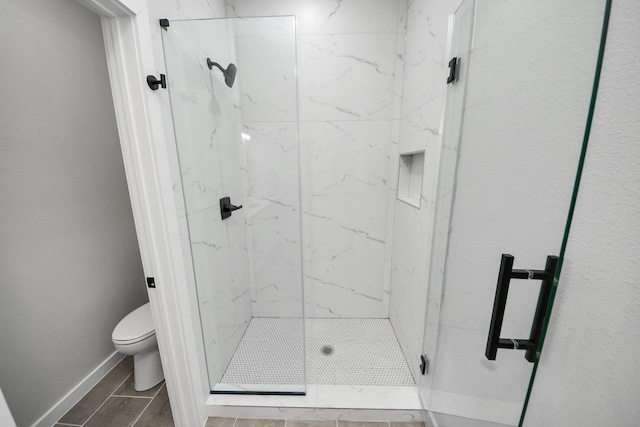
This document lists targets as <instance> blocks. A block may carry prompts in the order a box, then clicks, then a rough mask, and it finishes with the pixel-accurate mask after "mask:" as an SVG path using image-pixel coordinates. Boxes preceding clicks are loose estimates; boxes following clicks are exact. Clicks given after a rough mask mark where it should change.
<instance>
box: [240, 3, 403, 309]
mask: <svg viewBox="0 0 640 427" xmlns="http://www.w3.org/2000/svg"><path fill="white" fill-rule="evenodd" d="M371 3H372V2H371V1H350V2H344V3H337V4H336V3H333V2H320V1H304V2H299V1H291V0H281V1H270V2H263V1H255V0H236V1H235V13H236V15H237V16H270V15H296V17H297V19H298V35H299V37H298V55H299V56H298V82H299V86H298V88H299V94H298V96H299V97H298V99H299V111H300V117H299V119H300V149H301V152H302V156H301V162H302V163H301V169H302V194H303V199H302V207H303V230H304V234H303V236H304V239H303V240H304V263H305V264H304V274H305V278H304V280H305V300H306V312H305V313H306V315H307V316H312V317H387V315H388V314H387V313H388V308H387V307H388V278H385V271H386V270H385V267H384V265H385V259H386V258H388V253H387V245H388V243H389V242H388V240H389V239H388V236H387V208H388V185H389V183H390V181H391V179H390V177H389V174H390V162H397V160H395V159H390V157H391V155H390V150H391V149H392V147H391V145H392V144H391V140H392V138H393V136H392V133H393V125H394V120H397V119H399V108H396V106H399V105H398V101H399V97H398V95H399V94H400V88H401V73H398V70H399V69H400V70H401V69H402V53H403V51H404V47H403V42H404V25H403V19H404V11H405V10H406V5H405V3H404V2H402V1H401V2H397V1H393V2H389V1H376V2H373V4H371ZM260 100H261V101H264V98H260ZM245 101H247V99H244V98H243V107H244V106H245ZM276 119H277V120H282V118H276ZM276 119H273V118H272V119H270V120H276ZM287 120H290V119H289V118H287ZM277 124H278V123H276V122H275V121H271V122H270V124H269V125H270V126H271V127H273V126H275V125H277ZM261 126H262V127H265V126H267V125H265V124H263V125H261ZM256 130H257V129H256ZM284 132H285V133H286V132H287V129H284ZM396 140H397V138H396ZM250 166H251V165H250ZM391 176H392V177H393V178H392V179H395V173H393V174H392V175H391ZM284 202H285V203H288V204H291V202H289V201H286V200H285V201H284ZM284 208H286V207H283V209H284ZM283 209H281V210H283ZM282 218H283V219H284V218H286V217H285V216H282ZM278 227H279V226H277V227H276V228H278ZM283 228H285V229H286V226H284V227H283ZM290 271H291V273H290V274H287V275H281V277H282V281H283V283H278V286H279V288H278V289H275V288H274V287H273V286H271V287H270V288H269V286H270V285H271V283H269V282H265V283H264V284H262V285H260V286H258V284H257V288H258V289H263V290H264V291H268V290H272V291H274V292H275V293H276V295H275V296H274V295H266V292H263V293H264V294H265V295H264V297H263V298H262V301H278V298H279V297H280V296H281V295H289V296H291V295H293V296H297V295H298V294H299V286H300V283H299V277H298V275H297V273H298V272H297V271H296V270H295V269H292V270H290ZM281 272H282V270H281ZM272 277H275V275H274V276H272ZM291 301H293V298H290V297H289V298H287V301H286V303H287V304H289V305H291ZM293 303H294V304H295V301H294V302H293ZM274 307H275V310H271V312H278V311H279V312H283V309H288V307H286V306H283V304H278V305H274ZM263 312H265V313H269V311H267V310H263ZM285 312H286V311H285Z"/></svg>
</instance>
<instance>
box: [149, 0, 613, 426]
mask: <svg viewBox="0 0 640 427" xmlns="http://www.w3.org/2000/svg"><path fill="white" fill-rule="evenodd" d="M302 3H305V5H306V6H309V5H311V6H313V7H315V8H316V9H314V10H312V12H314V13H315V15H314V14H313V13H311V12H310V11H309V10H306V9H304V10H303V9H301V8H302V7H303V6H300V2H293V1H292V2H291V3H290V4H288V3H287V2H279V3H278V5H275V6H269V7H273V9H269V7H267V6H258V4H257V3H255V2H250V1H240V0H237V1H236V2H235V9H234V10H235V12H236V13H237V14H238V15H246V16H249V15H252V14H255V15H260V14H265V15H267V14H271V15H274V16H259V17H241V18H224V19H207V20H170V21H165V22H164V25H162V31H161V33H162V41H163V47H164V54H165V64H166V70H167V86H168V89H169V94H170V100H171V112H172V117H173V125H174V131H175V136H176V152H177V162H176V165H175V167H176V173H175V176H176V177H179V179H174V181H175V182H174V190H175V195H176V199H177V200H178V201H179V203H178V207H177V209H178V215H179V217H180V219H181V221H182V225H183V229H182V232H183V235H182V236H181V237H182V242H183V248H184V250H185V252H184V259H185V260H186V261H188V262H189V263H191V265H192V266H193V276H194V277H193V280H194V282H195V286H196V288H197V296H198V310H199V315H200V321H201V330H202V339H203V344H204V348H205V357H206V362H207V370H208V381H209V386H210V390H211V392H212V393H214V394H221V393H222V394H233V393H241V394H293V395H304V394H305V393H306V392H307V387H308V385H331V386H359V387H364V389H366V390H368V391H370V392H375V391H376V390H378V391H380V390H383V388H384V387H395V388H399V389H403V390H412V391H414V392H415V391H416V390H417V392H418V393H419V395H420V399H421V402H422V405H423V407H424V408H426V409H428V410H429V411H430V412H431V414H432V415H431V416H432V417H434V419H438V418H440V419H442V420H444V419H445V418H442V417H446V416H450V415H455V416H461V417H466V418H473V419H477V420H482V421H484V422H487V423H496V424H506V425H516V424H517V423H518V420H519V419H520V415H521V412H522V407H523V402H524V401H525V399H526V396H527V391H528V387H529V384H530V379H531V377H532V366H533V364H532V363H531V362H536V361H537V358H538V355H539V354H538V353H537V352H538V349H539V347H538V346H539V343H540V335H541V333H542V330H543V328H544V324H543V322H544V320H545V312H544V310H543V308H544V306H545V304H546V302H547V301H548V300H549V292H550V291H551V286H552V285H555V284H557V278H558V276H557V274H559V270H558V271H557V274H556V270H552V268H551V267H553V266H551V265H550V264H547V265H546V264H545V263H546V262H547V258H548V257H549V256H550V257H551V258H550V259H551V260H552V261H550V262H551V263H552V264H553V263H554V262H556V261H555V260H557V257H558V256H559V255H561V254H562V252H563V248H564V244H565V243H566V233H565V230H566V229H568V223H567V213H568V212H569V211H570V206H571V203H572V198H573V199H575V195H576V194H577V187H575V186H574V182H575V177H576V170H578V171H579V169H580V164H581V155H582V153H583V150H584V148H583V147H586V145H584V143H585V142H586V138H583V135H584V133H585V121H586V118H587V117H588V114H589V111H590V104H591V103H592V100H593V98H592V96H593V93H592V85H593V79H594V77H593V76H594V70H595V69H596V68H597V54H598V45H599V43H600V38H601V34H600V26H601V23H602V14H603V10H604V0H602V1H594V2H589V4H584V2H579V1H575V2H563V3H562V4H561V5H560V4H557V2H552V1H544V2H535V4H531V2H526V1H517V2H510V3H508V4H503V3H500V4H498V3H495V2H484V1H477V2H476V1H474V0H465V1H463V2H461V4H460V6H459V7H458V8H457V9H451V6H450V5H449V6H446V7H445V6H444V3H443V5H441V6H442V7H441V9H438V8H433V9H428V8H427V9H425V10H421V9H420V7H425V6H423V5H421V4H420V3H419V2H414V3H412V4H409V6H407V3H405V2H403V1H390V2H377V3H376V7H377V8H381V10H379V11H377V14H376V16H375V17H369V18H370V19H369V20H359V19H356V18H357V16H359V15H358V14H360V13H361V12H362V13H364V11H363V10H352V11H351V12H352V13H354V15H353V19H351V20H349V19H345V18H339V16H340V15H336V16H338V18H337V19H333V20H332V19H330V18H332V16H333V14H334V13H335V12H334V13H331V11H323V9H322V8H323V7H324V6H322V5H321V2H313V1H309V2H302ZM435 3H437V2H435ZM569 3H572V4H569ZM352 6H353V5H350V6H349V7H352ZM324 12H326V13H325V15H327V16H328V18H326V21H325V22H324V23H322V22H318V21H317V20H315V19H311V18H310V17H313V16H320V15H318V14H322V13H324ZM423 12H424V13H425V14H427V15H428V16H429V19H428V20H427V21H428V22H427V21H424V22H423V21H421V19H423V18H421V16H423V15H422V13H423ZM450 12H452V13H453V15H452V16H451V18H450V21H449V22H448V23H447V20H448V19H449V18H448V16H449V13H450ZM310 13H311V14H310ZM292 14H295V15H296V16H291V15H292ZM445 46H446V49H445ZM445 51H446V52H447V56H446V58H445V57H444V52H445ZM567 52H572V54H571V55H568V54H567ZM445 59H446V60H445ZM447 65H448V66H447ZM591 107H592V105H591ZM443 117H444V119H442V118H443ZM507 254H511V255H513V256H514V257H515V261H514V264H513V268H512V270H513V272H514V273H512V270H511V269H510V268H509V266H508V265H506V264H504V262H505V261H504V259H507V262H508V260H509V259H510V258H509V257H506V258H505V257H504V256H503V255H507ZM501 260H503V262H502V264H501ZM559 264H560V266H561V264H562V257H560V259H559ZM547 267H548V268H547ZM510 274H512V275H513V280H511V282H510V283H509V280H508V276H509V275H510ZM554 275H555V277H554ZM499 276H500V277H502V278H503V279H505V277H506V278H507V279H505V280H503V281H502V282H501V284H499V286H498V289H496V281H497V279H498V278H499ZM540 279H543V280H542V283H543V284H542V285H541V281H540ZM524 280H526V281H524ZM554 280H555V281H554ZM507 286H510V288H509V294H508V298H507V293H506V287H507ZM541 286H542V288H543V289H542V292H541ZM532 324H533V325H534V327H533V328H532ZM525 354H526V358H525ZM376 387H379V388H378V389H376ZM386 390H388V389H386ZM409 409H415V408H409ZM445 422H446V421H445ZM496 424H492V425H496ZM452 425H455V424H452ZM487 425H490V424H487Z"/></svg>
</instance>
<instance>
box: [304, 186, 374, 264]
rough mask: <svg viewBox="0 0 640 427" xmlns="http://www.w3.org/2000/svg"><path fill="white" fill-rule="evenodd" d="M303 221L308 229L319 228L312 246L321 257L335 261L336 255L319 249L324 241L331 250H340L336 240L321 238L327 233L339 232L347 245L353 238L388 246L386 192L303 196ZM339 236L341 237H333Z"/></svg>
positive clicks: (313, 236)
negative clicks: (386, 240) (386, 243)
mask: <svg viewBox="0 0 640 427" xmlns="http://www.w3.org/2000/svg"><path fill="white" fill-rule="evenodd" d="M303 206H304V210H303V219H304V222H305V229H307V230H312V229H316V230H317V231H318V233H319V235H316V234H313V235H311V236H310V237H311V238H312V239H313V240H312V241H311V242H309V243H310V244H312V245H313V247H314V253H315V254H317V255H318V256H321V254H325V255H324V256H325V257H326V258H334V257H335V255H336V254H335V253H334V252H331V251H330V252H327V251H325V250H324V248H321V247H319V245H322V244H323V243H324V242H326V244H327V245H328V247H331V246H333V247H334V249H333V250H335V248H340V247H341V246H342V245H340V244H339V243H338V242H337V241H335V240H334V241H333V242H331V240H327V239H325V238H323V237H322V234H324V233H334V232H335V233H339V234H340V235H341V236H344V238H345V239H347V241H348V242H353V238H358V239H363V240H364V241H368V242H370V243H373V244H374V245H375V247H376V248H377V247H378V245H380V244H382V245H384V243H385V236H386V224H387V217H386V216H387V191H386V189H384V190H383V191H380V192H379V194H351V195H336V196H330V195H320V196H313V195H305V196H304V197H303ZM334 237H336V238H337V237H338V236H334Z"/></svg>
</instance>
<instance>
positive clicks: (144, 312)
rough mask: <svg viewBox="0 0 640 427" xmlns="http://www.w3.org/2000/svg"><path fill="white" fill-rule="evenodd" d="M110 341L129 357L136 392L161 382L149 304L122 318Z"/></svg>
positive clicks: (161, 377)
mask: <svg viewBox="0 0 640 427" xmlns="http://www.w3.org/2000/svg"><path fill="white" fill-rule="evenodd" d="M111 339H112V340H113V345H114V346H115V347H116V350H118V352H120V353H122V354H126V355H132V356H133V381H134V384H133V385H134V388H135V389H136V390H137V391H144V390H149V389H150V388H153V387H155V386H156V385H157V384H159V383H160V381H162V380H163V379H164V372H162V364H161V363H160V352H159V351H158V341H157V339H156V330H155V327H154V326H153V318H152V317H151V306H150V305H149V303H146V304H145V305H143V306H142V307H138V308H137V309H135V310H133V311H132V312H131V313H129V314H128V315H127V316H125V318H124V319H122V320H121V321H120V323H118V325H116V327H115V329H114V330H113V334H112V335H111Z"/></svg>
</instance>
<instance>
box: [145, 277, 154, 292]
mask: <svg viewBox="0 0 640 427" xmlns="http://www.w3.org/2000/svg"><path fill="white" fill-rule="evenodd" d="M147 288H153V289H155V288H156V279H154V278H153V277H147Z"/></svg>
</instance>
